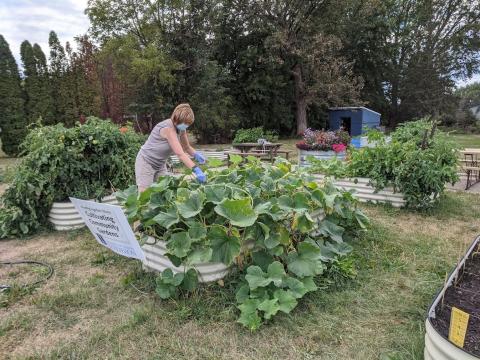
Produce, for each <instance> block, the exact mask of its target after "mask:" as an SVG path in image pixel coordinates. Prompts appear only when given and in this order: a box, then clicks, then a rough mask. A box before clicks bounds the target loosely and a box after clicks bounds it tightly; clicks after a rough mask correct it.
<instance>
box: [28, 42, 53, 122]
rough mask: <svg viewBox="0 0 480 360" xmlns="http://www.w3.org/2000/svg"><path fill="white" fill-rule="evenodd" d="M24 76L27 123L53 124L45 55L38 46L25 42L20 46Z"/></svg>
mask: <svg viewBox="0 0 480 360" xmlns="http://www.w3.org/2000/svg"><path fill="white" fill-rule="evenodd" d="M20 53H21V58H22V63H23V68H24V76H25V85H24V89H25V93H26V112H27V115H28V119H29V122H35V121H37V120H38V119H40V118H41V119H42V123H44V124H53V123H54V121H55V115H54V112H53V100H52V97H51V94H50V88H49V79H48V68H47V60H46V57H45V54H44V53H43V51H42V49H41V48H40V46H39V45H38V44H34V46H33V47H32V45H31V44H30V43H29V42H28V41H27V40H25V41H24V42H23V43H22V44H21V46H20Z"/></svg>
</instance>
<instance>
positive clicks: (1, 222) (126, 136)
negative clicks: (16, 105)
mask: <svg viewBox="0 0 480 360" xmlns="http://www.w3.org/2000/svg"><path fill="white" fill-rule="evenodd" d="M143 141H144V137H143V136H141V135H138V134H136V133H135V132H133V131H127V132H125V133H121V132H120V131H119V129H118V126H116V125H115V124H113V123H112V122H110V121H105V120H101V119H98V118H93V117H92V118H89V119H88V120H87V122H86V123H85V124H84V125H80V124H78V125H77V126H75V127H72V128H65V127H64V126H63V125H62V124H57V125H55V126H38V127H35V128H33V129H32V130H31V131H30V132H29V134H28V135H27V137H26V138H25V141H24V142H23V144H22V145H21V148H22V150H23V153H22V158H21V162H20V164H19V165H18V166H17V168H16V169H15V174H14V176H13V179H12V182H11V183H10V186H9V187H8V189H7V190H6V191H5V193H4V194H3V196H2V197H1V203H2V208H1V209H0V237H2V238H3V237H7V236H19V235H22V234H31V233H33V232H34V231H36V230H37V229H38V228H39V227H41V226H43V225H44V224H46V222H47V221H46V220H47V215H48V212H49V210H50V207H51V205H52V203H53V202H54V201H65V200H68V197H69V196H74V197H78V198H82V199H92V198H100V197H102V196H104V195H106V194H108V193H111V192H112V188H113V189H124V188H125V187H127V186H129V185H130V184H132V183H134V164H135V156H136V154H137V152H138V149H139V148H140V146H141V145H142V143H143Z"/></svg>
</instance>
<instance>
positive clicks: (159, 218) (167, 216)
mask: <svg viewBox="0 0 480 360" xmlns="http://www.w3.org/2000/svg"><path fill="white" fill-rule="evenodd" d="M152 220H153V221H154V222H156V223H157V224H158V225H160V226H161V227H164V228H165V229H168V228H169V227H170V226H172V225H175V224H177V223H178V222H179V221H180V218H179V216H178V213H177V210H176V209H175V207H173V206H172V207H171V208H170V209H168V210H167V212H160V213H158V214H157V215H156V216H155V217H154V218H153V219H152Z"/></svg>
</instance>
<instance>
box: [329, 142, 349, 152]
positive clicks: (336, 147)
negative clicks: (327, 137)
mask: <svg viewBox="0 0 480 360" xmlns="http://www.w3.org/2000/svg"><path fill="white" fill-rule="evenodd" d="M346 148H347V146H346V145H345V144H333V145H332V149H333V151H335V152H336V153H341V152H343V151H345V149H346Z"/></svg>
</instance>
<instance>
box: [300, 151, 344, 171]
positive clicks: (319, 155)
mask: <svg viewBox="0 0 480 360" xmlns="http://www.w3.org/2000/svg"><path fill="white" fill-rule="evenodd" d="M308 156H313V157H314V158H315V159H318V160H329V159H332V158H334V157H336V158H337V159H340V160H344V159H345V151H342V152H339V153H336V152H335V151H333V150H330V151H316V150H302V149H298V166H300V167H304V166H310V164H309V162H308V160H307V157H308Z"/></svg>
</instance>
